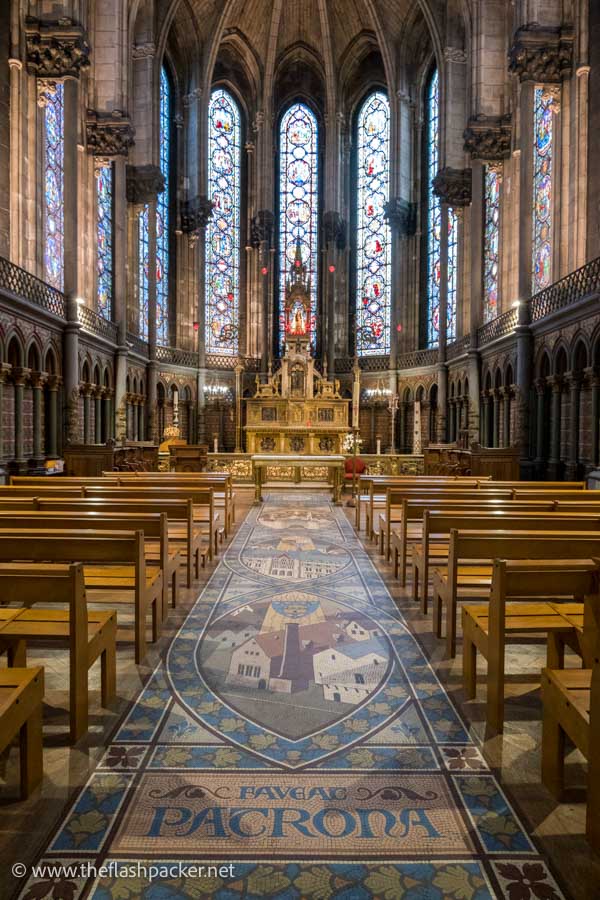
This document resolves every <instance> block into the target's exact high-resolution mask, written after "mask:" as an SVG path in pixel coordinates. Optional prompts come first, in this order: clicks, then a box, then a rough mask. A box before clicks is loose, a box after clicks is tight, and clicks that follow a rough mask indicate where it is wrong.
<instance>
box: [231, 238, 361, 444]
mask: <svg viewBox="0 0 600 900" xmlns="http://www.w3.org/2000/svg"><path fill="white" fill-rule="evenodd" d="M310 297H311V293H310V281H309V280H308V279H307V273H306V266H305V264H304V262H303V260H302V255H301V250H300V246H298V247H297V249H296V256H295V259H294V262H293V264H292V266H291V267H290V275H289V278H288V281H287V284H286V292H285V305H284V312H283V317H284V318H283V321H284V330H285V344H284V354H283V357H282V359H281V367H280V368H279V370H278V371H277V372H275V373H273V372H272V371H271V367H269V373H268V375H267V376H266V381H262V380H261V378H260V376H258V375H257V377H256V393H255V394H254V397H252V398H251V399H248V400H246V401H245V402H246V425H245V427H244V431H245V434H246V450H247V452H248V453H251V454H254V453H260V454H264V453H274V454H294V455H296V456H298V455H304V456H323V455H329V454H340V453H343V452H344V439H345V437H346V435H347V434H348V433H349V431H350V427H349V415H350V410H349V405H350V402H351V401H350V400H346V399H344V398H342V397H341V395H340V392H339V388H340V385H339V382H338V381H337V380H333V381H330V380H329V379H328V378H327V368H326V367H325V369H324V371H323V372H322V373H321V372H319V371H318V370H317V368H316V367H315V360H314V358H313V356H312V353H311V342H312V340H313V335H314V322H313V317H312V313H311V305H310V304H311V300H310Z"/></svg>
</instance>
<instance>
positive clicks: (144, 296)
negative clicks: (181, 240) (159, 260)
mask: <svg viewBox="0 0 600 900" xmlns="http://www.w3.org/2000/svg"><path fill="white" fill-rule="evenodd" d="M149 217H150V206H149V205H148V204H146V205H145V206H144V208H143V209H142V211H141V212H140V214H139V216H138V235H139V240H138V291H139V296H138V306H139V313H140V317H139V325H138V332H139V335H140V337H141V338H143V339H144V340H145V341H147V340H148V294H149V290H148V273H149V271H150V239H149V221H148V219H149Z"/></svg>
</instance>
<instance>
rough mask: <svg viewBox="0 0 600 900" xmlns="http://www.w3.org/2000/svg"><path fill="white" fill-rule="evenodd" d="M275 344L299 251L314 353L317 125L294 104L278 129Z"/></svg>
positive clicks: (284, 328)
mask: <svg viewBox="0 0 600 900" xmlns="http://www.w3.org/2000/svg"><path fill="white" fill-rule="evenodd" d="M279 151H280V155H279V160H280V162H279V248H280V261H279V297H280V314H279V343H280V348H281V349H283V345H284V342H285V338H286V333H287V332H288V331H289V327H290V323H289V322H288V321H287V319H286V315H285V302H284V298H285V296H286V279H287V274H288V270H289V268H290V266H291V265H293V263H294V259H295V258H296V252H297V248H299V253H300V260H301V264H302V265H303V266H304V267H305V268H306V273H307V278H308V283H309V286H310V287H309V291H310V309H309V313H308V319H307V322H306V323H305V329H306V333H307V334H308V335H309V338H310V343H311V346H312V347H313V349H314V344H315V337H316V310H317V283H318V217H319V189H318V174H319V173H318V158H317V152H318V125H317V120H316V118H315V116H314V114H313V112H312V111H311V110H310V109H309V108H308V106H306V105H305V104H304V103H294V104H292V106H290V107H289V109H288V110H287V111H286V112H285V114H284V115H283V117H282V119H281V124H280V127H279Z"/></svg>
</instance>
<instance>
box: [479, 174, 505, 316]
mask: <svg viewBox="0 0 600 900" xmlns="http://www.w3.org/2000/svg"><path fill="white" fill-rule="evenodd" d="M484 179H485V181H484V203H485V221H484V232H483V320H484V322H489V321H491V320H492V319H495V318H496V316H497V315H498V290H499V285H500V186H501V181H502V179H501V177H500V174H499V172H498V169H497V168H496V167H494V166H486V167H485V176H484Z"/></svg>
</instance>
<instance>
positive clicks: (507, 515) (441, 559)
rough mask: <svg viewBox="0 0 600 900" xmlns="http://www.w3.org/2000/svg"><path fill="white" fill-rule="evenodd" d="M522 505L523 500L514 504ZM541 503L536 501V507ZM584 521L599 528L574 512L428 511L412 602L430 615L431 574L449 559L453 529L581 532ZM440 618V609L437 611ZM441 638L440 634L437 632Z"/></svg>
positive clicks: (594, 519)
mask: <svg viewBox="0 0 600 900" xmlns="http://www.w3.org/2000/svg"><path fill="white" fill-rule="evenodd" d="M514 502H517V503H520V502H522V501H514ZM536 502H539V501H533V503H534V504H535V503H536ZM580 521H583V523H584V524H583V525H582V526H581V530H582V531H585V530H587V529H591V530H592V531H595V530H597V529H598V528H599V524H600V519H599V518H598V516H597V515H594V514H593V513H592V514H591V515H587V514H584V515H583V516H580V515H578V514H574V513H557V512H555V511H554V510H546V511H545V510H543V509H542V510H538V509H535V508H534V509H529V510H527V509H525V510H518V511H517V510H513V509H512V508H511V506H510V505H508V506H507V507H503V508H501V509H499V510H496V511H494V513H493V514H490V513H489V512H487V510H472V511H467V512H465V511H462V510H455V511H452V510H447V509H446V510H444V511H438V510H426V511H425V512H424V513H423V535H422V539H421V543H420V544H418V543H416V544H415V545H414V546H413V553H412V566H413V599H414V600H415V601H416V600H417V599H419V598H420V602H421V612H422V613H423V614H424V615H425V614H426V613H427V599H428V591H429V572H430V570H431V568H432V567H433V566H439V565H440V564H442V565H443V564H444V563H445V562H446V561H447V560H448V552H449V543H450V533H451V531H452V529H453V528H466V529H469V528H472V529H474V528H477V529H479V530H480V531H484V530H485V531H488V530H490V531H494V530H497V529H502V530H513V531H519V530H521V529H522V528H530V529H531V530H533V531H544V530H548V531H555V530H557V529H558V530H561V529H564V530H565V531H573V530H578V528H579V526H578V523H579V522H580ZM485 571H486V577H487V576H488V575H490V574H491V564H490V565H489V566H488V568H487V569H486V570H485ZM437 614H438V615H439V610H438V611H437ZM434 620H435V622H436V633H437V635H438V637H439V636H440V634H441V632H439V630H437V628H438V619H437V618H435V617H434Z"/></svg>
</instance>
